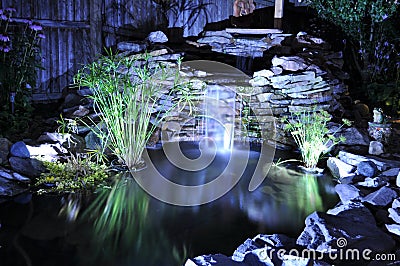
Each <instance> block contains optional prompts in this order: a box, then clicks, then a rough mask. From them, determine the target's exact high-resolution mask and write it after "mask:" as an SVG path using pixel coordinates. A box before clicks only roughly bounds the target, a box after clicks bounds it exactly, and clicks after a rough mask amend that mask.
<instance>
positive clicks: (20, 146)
mask: <svg viewBox="0 0 400 266" xmlns="http://www.w3.org/2000/svg"><path fill="white" fill-rule="evenodd" d="M10 153H11V156H14V157H19V158H29V157H30V156H31V154H30V153H29V150H28V148H27V147H26V144H25V142H23V141H18V142H16V143H14V144H13V145H12V146H11V149H10Z"/></svg>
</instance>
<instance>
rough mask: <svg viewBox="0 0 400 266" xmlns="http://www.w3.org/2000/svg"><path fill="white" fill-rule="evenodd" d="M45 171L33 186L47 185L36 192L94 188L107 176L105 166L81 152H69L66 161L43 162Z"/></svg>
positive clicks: (73, 190) (75, 190) (76, 190)
mask: <svg viewBox="0 0 400 266" xmlns="http://www.w3.org/2000/svg"><path fill="white" fill-rule="evenodd" d="M43 164H44V166H45V167H46V168H47V172H45V173H42V174H41V175H40V177H39V178H38V180H37V181H36V183H35V186H42V185H47V189H39V190H38V193H39V194H41V193H49V192H56V193H64V192H78V191H82V190H94V189H96V188H97V186H99V185H100V184H103V182H105V180H106V179H107V178H108V177H109V174H108V172H107V166H106V165H104V164H97V163H95V162H93V161H92V160H91V158H90V157H88V156H85V155H83V154H77V155H73V154H70V156H69V157H68V159H67V161H66V162H46V161H44V162H43Z"/></svg>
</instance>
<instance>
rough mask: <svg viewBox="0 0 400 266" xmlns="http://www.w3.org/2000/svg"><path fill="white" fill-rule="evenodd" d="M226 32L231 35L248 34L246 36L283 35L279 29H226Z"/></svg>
mask: <svg viewBox="0 0 400 266" xmlns="http://www.w3.org/2000/svg"><path fill="white" fill-rule="evenodd" d="M225 31H226V32H227V33H231V34H246V35H267V34H272V33H282V32H283V31H282V30H279V29H245V28H242V29H241V28H226V29H225Z"/></svg>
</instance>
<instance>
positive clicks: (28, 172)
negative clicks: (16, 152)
mask: <svg viewBox="0 0 400 266" xmlns="http://www.w3.org/2000/svg"><path fill="white" fill-rule="evenodd" d="M8 161H9V163H10V166H11V168H12V170H13V171H15V172H17V173H20V174H22V175H24V176H27V177H31V178H35V177H39V176H40V174H41V173H42V172H44V171H45V170H46V168H45V167H44V166H43V163H42V162H40V161H39V160H36V159H29V158H20V157H11V158H10V159H9V160H8Z"/></svg>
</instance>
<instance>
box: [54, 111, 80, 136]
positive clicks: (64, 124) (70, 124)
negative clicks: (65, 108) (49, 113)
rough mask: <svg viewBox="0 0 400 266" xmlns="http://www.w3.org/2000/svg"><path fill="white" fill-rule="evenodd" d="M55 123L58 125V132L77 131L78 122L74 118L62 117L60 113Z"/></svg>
mask: <svg viewBox="0 0 400 266" xmlns="http://www.w3.org/2000/svg"><path fill="white" fill-rule="evenodd" d="M56 123H57V124H58V125H59V126H58V127H57V132H58V133H61V134H65V133H77V132H78V123H77V122H76V120H74V119H69V118H64V117H63V116H62V114H60V119H58V120H57V121H56Z"/></svg>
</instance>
